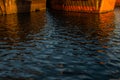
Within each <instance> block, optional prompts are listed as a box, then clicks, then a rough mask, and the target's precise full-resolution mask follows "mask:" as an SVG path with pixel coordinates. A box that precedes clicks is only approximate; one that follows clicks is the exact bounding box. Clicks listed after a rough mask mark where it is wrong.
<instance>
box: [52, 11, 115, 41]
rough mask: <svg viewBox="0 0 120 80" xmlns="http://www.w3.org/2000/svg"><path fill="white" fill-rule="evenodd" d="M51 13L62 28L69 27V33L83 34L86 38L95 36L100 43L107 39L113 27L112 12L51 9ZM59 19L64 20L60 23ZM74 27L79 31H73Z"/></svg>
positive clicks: (113, 16) (67, 28)
mask: <svg viewBox="0 0 120 80" xmlns="http://www.w3.org/2000/svg"><path fill="white" fill-rule="evenodd" d="M51 15H52V16H54V17H55V18H56V20H58V21H57V22H58V23H57V24H61V26H65V27H64V29H66V31H67V30H68V31H69V29H71V34H74V33H75V34H76V33H77V35H78V34H83V35H84V36H85V37H86V36H87V38H90V39H95V38H97V39H98V41H100V42H102V43H104V42H107V41H108V40H107V37H110V36H111V33H112V32H113V30H114V27H115V24H114V20H115V19H114V18H115V15H114V12H108V13H104V14H89V13H75V12H58V11H57V12H55V11H52V12H51ZM62 17H63V18H62ZM61 20H64V23H60V22H61ZM53 22H54V21H53ZM76 26H77V27H76ZM75 28H76V30H77V31H78V30H79V32H75V31H74V29H75ZM105 38H106V39H105Z"/></svg>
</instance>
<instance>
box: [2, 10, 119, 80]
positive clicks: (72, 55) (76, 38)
mask: <svg viewBox="0 0 120 80" xmlns="http://www.w3.org/2000/svg"><path fill="white" fill-rule="evenodd" d="M0 80H120V8H116V9H115V11H114V12H109V13H105V14H86V13H73V12H66V13H65V12H58V11H56V12H55V11H54V12H53V11H46V12H45V11H41V12H37V13H34V12H33V13H31V14H18V15H17V14H13V15H7V16H0Z"/></svg>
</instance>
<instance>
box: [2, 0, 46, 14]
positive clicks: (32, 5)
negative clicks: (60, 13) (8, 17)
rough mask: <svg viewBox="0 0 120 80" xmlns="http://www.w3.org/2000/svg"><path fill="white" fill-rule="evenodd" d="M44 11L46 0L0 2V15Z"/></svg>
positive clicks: (5, 0)
mask: <svg viewBox="0 0 120 80" xmlns="http://www.w3.org/2000/svg"><path fill="white" fill-rule="evenodd" d="M42 9H46V0H0V14H12V13H23V12H31V11H37V10H42Z"/></svg>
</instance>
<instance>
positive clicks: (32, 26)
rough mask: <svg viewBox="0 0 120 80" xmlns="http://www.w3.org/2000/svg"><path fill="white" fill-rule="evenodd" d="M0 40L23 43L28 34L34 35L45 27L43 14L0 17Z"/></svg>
mask: <svg viewBox="0 0 120 80" xmlns="http://www.w3.org/2000/svg"><path fill="white" fill-rule="evenodd" d="M0 18H1V20H0V40H2V41H8V42H9V41H10V42H18V41H21V40H22V41H24V40H25V38H26V36H27V35H28V34H35V33H38V32H39V31H40V29H42V28H43V27H44V25H45V12H44V11H43V12H42V11H41V12H40V13H39V12H37V13H31V14H18V15H17V14H12V15H6V16H0Z"/></svg>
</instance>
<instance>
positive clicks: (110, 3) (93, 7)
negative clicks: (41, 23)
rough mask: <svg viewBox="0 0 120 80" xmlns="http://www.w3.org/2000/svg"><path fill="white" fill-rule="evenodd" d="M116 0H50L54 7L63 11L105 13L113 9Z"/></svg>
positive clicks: (51, 5)
mask: <svg viewBox="0 0 120 80" xmlns="http://www.w3.org/2000/svg"><path fill="white" fill-rule="evenodd" d="M115 1H116V0H50V1H49V4H50V7H51V8H52V9H56V10H63V11H77V12H90V13H103V12H108V11H113V10H114V6H115Z"/></svg>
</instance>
